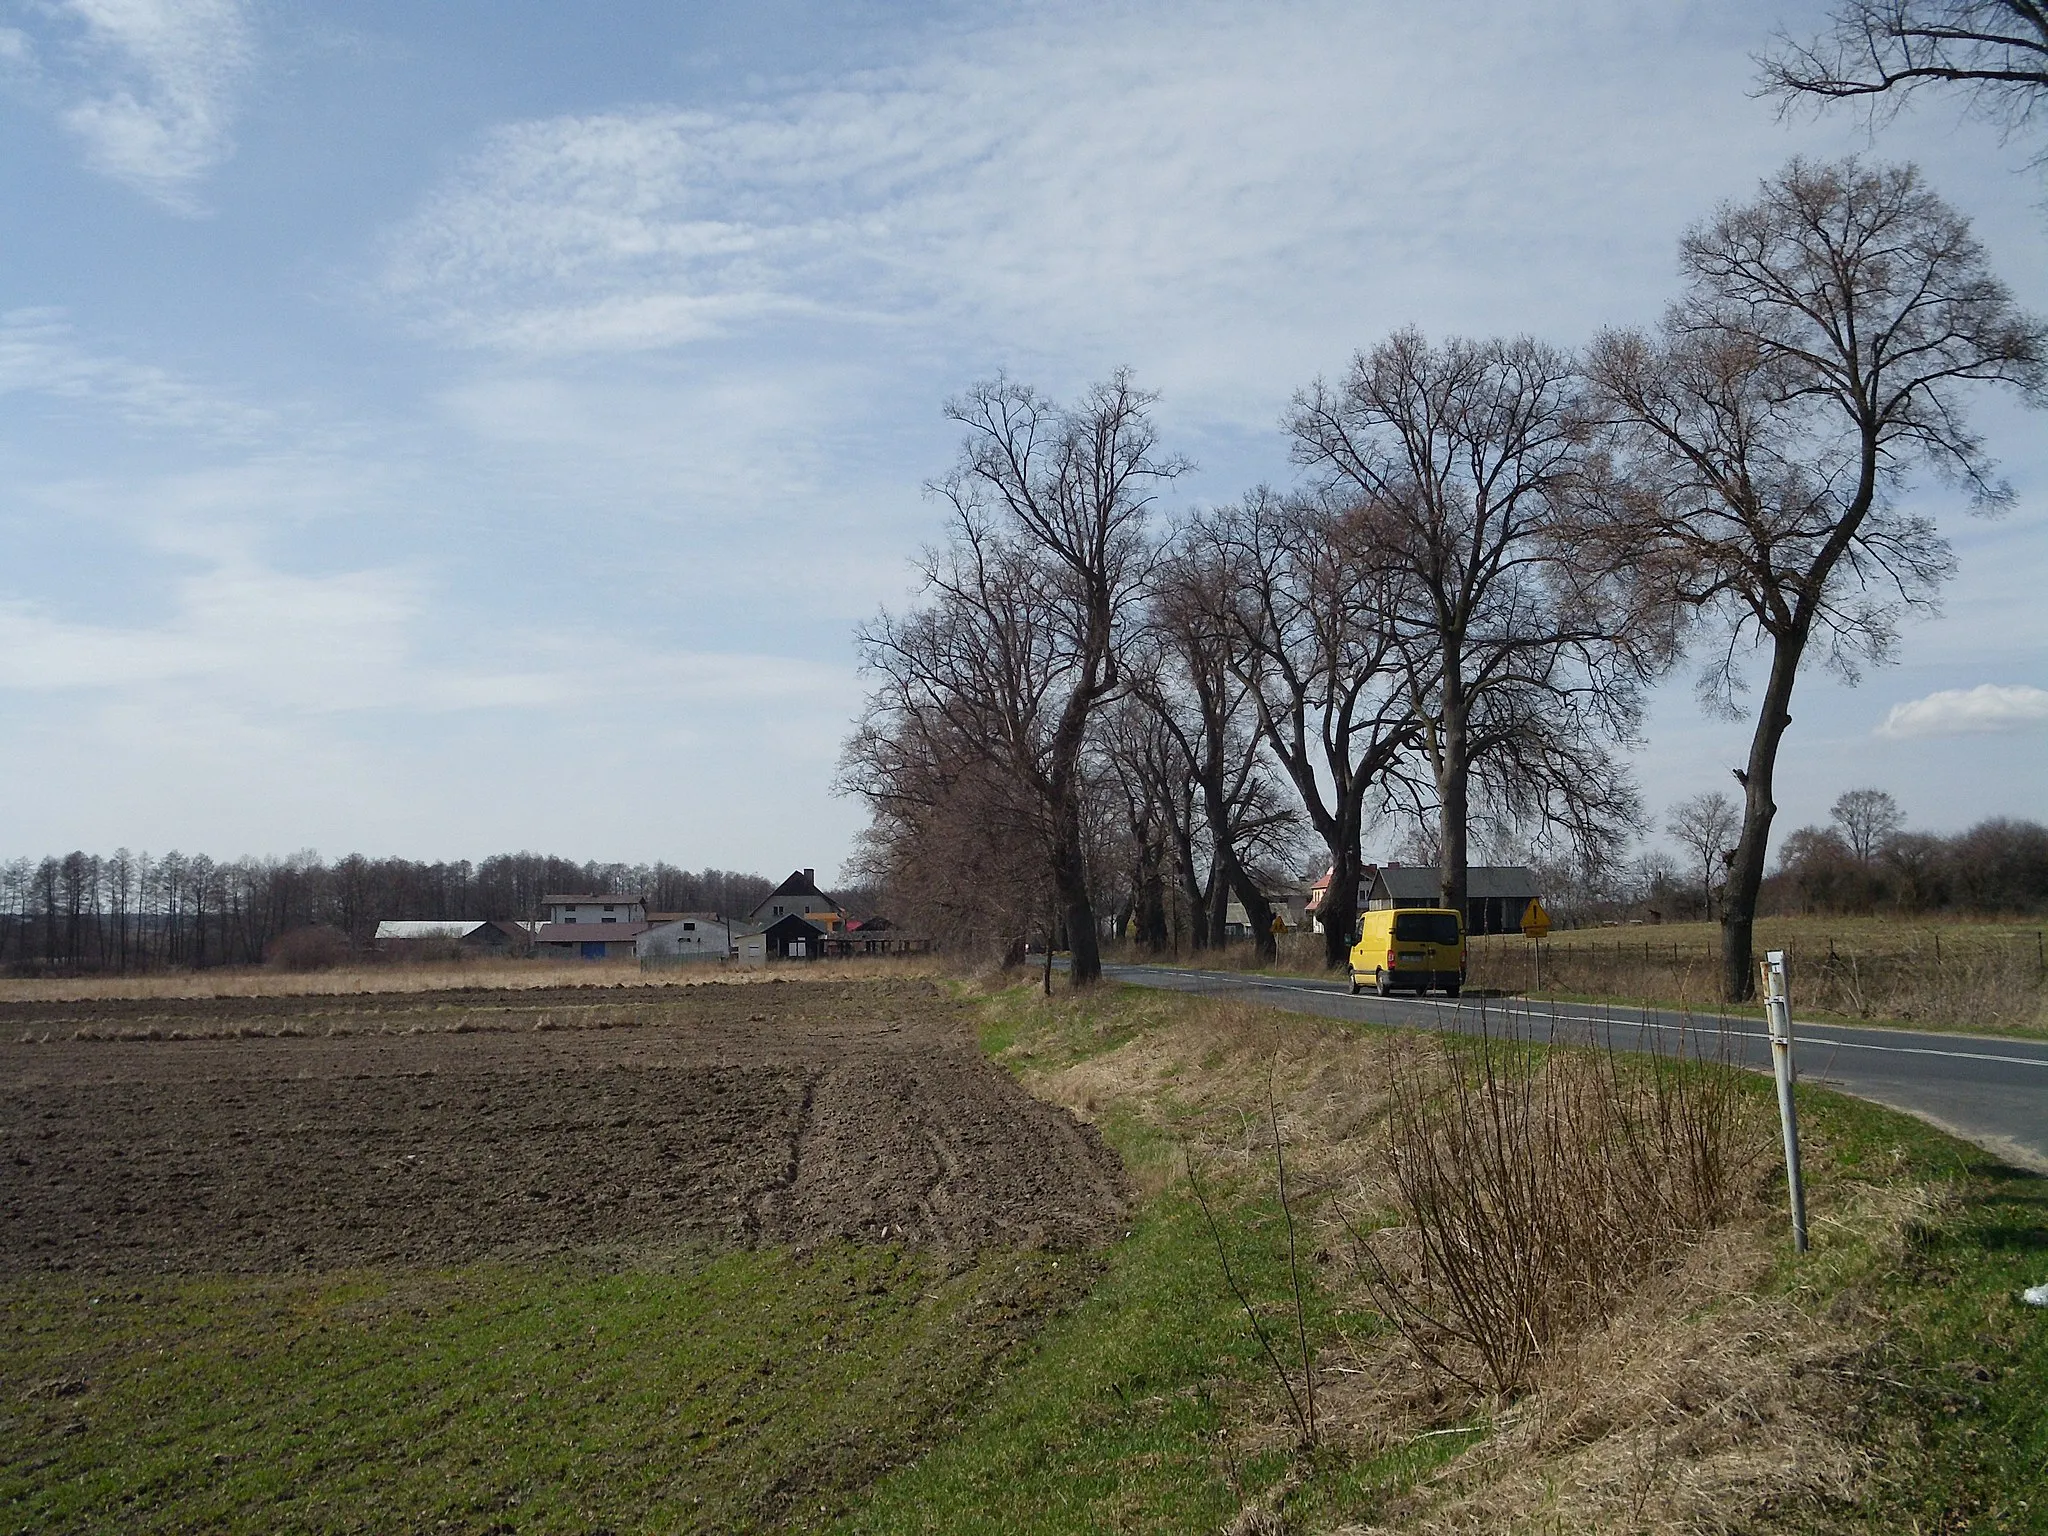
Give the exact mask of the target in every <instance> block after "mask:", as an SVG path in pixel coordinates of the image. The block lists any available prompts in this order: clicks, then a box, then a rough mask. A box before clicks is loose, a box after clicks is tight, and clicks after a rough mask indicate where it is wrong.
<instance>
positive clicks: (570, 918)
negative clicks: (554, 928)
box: [562, 908, 576, 923]
mask: <svg viewBox="0 0 2048 1536" xmlns="http://www.w3.org/2000/svg"><path fill="white" fill-rule="evenodd" d="M562 921H563V922H565V923H573V922H575V921H576V912H575V909H574V908H571V909H570V910H569V912H568V913H566V914H565V915H564V916H563V918H562Z"/></svg>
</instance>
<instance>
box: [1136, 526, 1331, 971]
mask: <svg viewBox="0 0 2048 1536" xmlns="http://www.w3.org/2000/svg"><path fill="white" fill-rule="evenodd" d="M1237 599H1238V593H1237V590H1236V584H1235V575H1234V572H1233V570H1232V568H1231V561H1230V558H1229V554H1228V552H1227V551H1223V550H1219V549H1218V548H1217V547H1216V545H1215V543H1214V542H1213V540H1212V539H1211V538H1209V537H1208V535H1207V533H1206V531H1205V530H1204V529H1203V527H1202V525H1201V524H1200V523H1199V522H1198V523H1196V524H1194V525H1192V526H1191V527H1190V528H1189V529H1188V530H1186V532H1185V533H1184V534H1183V536H1182V537H1181V538H1180V539H1179V540H1178V541H1177V542H1176V544H1175V546H1174V547H1173V549H1172V550H1171V551H1170V552H1169V554H1168V556H1167V558H1166V559H1164V560H1163V561H1162V562H1161V564H1160V566H1159V569H1158V572H1157V575H1156V577H1155V579H1154V581H1153V587H1152V600H1151V602H1150V603H1149V604H1148V606H1147V610H1146V619H1147V622H1146V634H1147V637H1148V641H1149V644H1148V646H1147V650H1148V652H1149V654H1148V657H1147V662H1148V664H1147V665H1146V666H1144V667H1143V668H1142V669H1138V670H1136V672H1135V687H1136V690H1137V692H1138V695H1139V696H1140V697H1141V698H1142V699H1143V700H1144V701H1145V703H1146V704H1147V705H1148V706H1149V707H1150V708H1151V710H1152V711H1153V713H1154V715H1155V716H1156V717H1157V718H1158V720H1159V722H1160V724H1161V726H1162V727H1163V729H1164V730H1165V732H1166V733H1167V735H1168V736H1169V738H1170V739H1171V740H1172V741H1173V743H1174V744H1175V746H1176V747H1177V748H1178V749H1179V754H1180V759H1181V763H1182V764H1183V765H1184V766H1183V771H1184V772H1185V774H1186V776H1187V778H1188V779H1189V780H1190V781H1191V782H1192V783H1193V784H1194V785H1195V786H1196V788H1197V789H1198V790H1199V791H1200V794H1201V803H1202V815H1203V820H1204V824H1205V827H1206V830H1207V832H1208V837H1207V843H1208V847H1209V855H1210V860H1211V874H1210V877H1209V880H1208V896H1209V902H1208V905H1209V912H1208V919H1209V921H1208V934H1207V942H1208V944H1209V945H1210V946H1211V947H1221V945H1222V944H1223V942H1224V938H1225V930H1226V923H1227V912H1228V908H1229V902H1230V897H1231V896H1232V895H1235V896H1236V897H1237V899H1238V902H1239V904H1240V905H1242V906H1243V908H1244V911H1245V918H1246V925H1247V927H1248V928H1249V929H1250V930H1251V936H1252V939H1253V942H1254V944H1255V945H1256V947H1257V950H1258V954H1259V958H1260V959H1261V960H1262V961H1270V960H1272V959H1273V957H1274V954H1275V952H1276V951H1275V945H1274V941H1273V907H1272V904H1271V902H1270V901H1269V900H1268V898H1267V896H1266V888H1267V885H1268V883H1269V882H1270V875H1269V873H1268V870H1267V868H1266V867H1265V866H1266V865H1267V864H1268V862H1269V859H1268V857H1267V856H1268V855H1271V854H1273V853H1274V852H1276V851H1277V850H1278V849H1279V848H1281V847H1282V846H1284V845H1285V841H1286V833H1287V831H1288V830H1289V829H1290V828H1291V827H1292V825H1293V823H1294V821H1295V816H1294V813H1293V812H1292V811H1290V810H1289V809H1288V807H1287V806H1286V805H1285V804H1283V803H1282V801H1281V799H1280V796H1279V795H1278V794H1277V793H1276V792H1275V788H1274V785H1273V784H1272V782H1271V780H1270V779H1269V778H1268V776H1267V773H1266V768H1265V764H1264V762H1263V760H1262V755H1261V753H1260V751H1259V741H1260V719H1259V713H1258V700H1257V696H1256V692H1255V688H1254V684H1253V682H1252V681H1251V678H1252V677H1253V676H1255V673H1253V672H1252V670H1251V669H1249V668H1246V667H1244V666H1242V665H1241V664H1240V663H1241V657H1240V656H1239V655H1238V652H1239V650H1240V648H1241V647H1242V645H1243V637H1242V633H1241V630H1240V627H1239V625H1238V622H1237V619H1238V615H1237V611H1236V603H1237Z"/></svg>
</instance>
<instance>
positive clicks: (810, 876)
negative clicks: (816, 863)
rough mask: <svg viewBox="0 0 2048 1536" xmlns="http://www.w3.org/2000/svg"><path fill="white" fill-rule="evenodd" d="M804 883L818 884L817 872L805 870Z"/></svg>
mask: <svg viewBox="0 0 2048 1536" xmlns="http://www.w3.org/2000/svg"><path fill="white" fill-rule="evenodd" d="M804 883H805V884H806V885H816V884H817V883H818V872H817V871H816V870H815V869H807V870H805V871H804Z"/></svg>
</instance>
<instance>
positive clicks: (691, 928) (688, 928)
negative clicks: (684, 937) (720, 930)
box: [683, 923, 697, 933]
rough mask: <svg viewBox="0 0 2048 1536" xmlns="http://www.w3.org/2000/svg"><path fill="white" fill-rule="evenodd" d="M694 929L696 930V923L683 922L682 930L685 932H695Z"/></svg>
mask: <svg viewBox="0 0 2048 1536" xmlns="http://www.w3.org/2000/svg"><path fill="white" fill-rule="evenodd" d="M696 931H697V925H696V924H695V923H685V924H683V932H685V933H695V932H696Z"/></svg>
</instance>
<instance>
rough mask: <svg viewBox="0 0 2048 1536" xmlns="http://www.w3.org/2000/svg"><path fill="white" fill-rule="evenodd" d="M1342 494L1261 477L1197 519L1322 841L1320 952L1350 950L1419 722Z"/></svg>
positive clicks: (1252, 676)
mask: <svg viewBox="0 0 2048 1536" xmlns="http://www.w3.org/2000/svg"><path fill="white" fill-rule="evenodd" d="M1356 524H1357V519H1356V518H1354V517H1352V516H1350V515H1349V514H1348V513H1347V511H1346V509H1345V507H1344V505H1343V504H1342V503H1340V502H1332V501H1329V500H1319V499H1314V498H1308V499H1295V500H1282V499H1281V498H1279V497H1277V496H1274V495H1273V494H1272V493H1271V492H1269V491H1263V490H1261V491H1254V492H1253V493H1252V494H1250V495H1248V496H1246V497H1245V498H1244V499H1243V500H1242V501H1239V502H1237V503H1235V504H1233V505H1231V506H1227V507H1222V508H1217V509H1214V510H1212V511H1210V512H1208V513H1206V514H1204V515H1203V516H1202V517H1201V518H1200V519H1198V520H1197V521H1196V523H1195V524H1194V526H1193V527H1192V528H1191V530H1190V531H1189V535H1188V539H1189V542H1190V544H1191V545H1197V546H1206V547H1207V549H1208V551H1209V555H1208V558H1209V559H1211V560H1213V561H1214V563H1215V565H1216V567H1217V569H1218V571H1219V573H1220V576H1221V580H1220V581H1219V582H1218V584H1217V587H1216V589H1215V590H1216V591H1217V592H1218V593H1219V594H1220V595H1221V596H1223V597H1224V599H1225V600H1226V601H1227V602H1228V604H1229V608H1230V614H1231V618H1232V620H1233V622H1234V624H1235V627H1236V630H1237V643H1236V644H1235V645H1233V646H1232V647H1231V649H1230V655H1231V658H1232V660H1231V665H1232V666H1233V668H1235V669H1236V671H1237V672H1238V674H1239V676H1240V677H1241V679H1242V680H1243V681H1244V683H1245V684H1246V686H1247V687H1248V688H1249V689H1250V696H1251V699H1252V702H1253V704H1254V705H1255V707H1256V708H1257V711H1258V720H1259V730H1260V734H1261V735H1262V736H1263V737H1264V738H1265V743H1266V747H1267V749H1268V750H1269V751H1270V752H1271V753H1272V754H1273V757H1274V760H1275V761H1277V762H1278V763H1279V764H1280V768H1281V771H1282V772H1284V773H1285V774H1286V775H1287V777H1288V780H1289V781H1290V782H1291V783H1292V784H1293V786H1294V791H1295V796H1296V798H1297V799H1299V800H1300V802H1301V806H1302V812H1303V814H1304V815H1305V816H1306V817H1307V819H1308V823H1309V825H1310V826H1311V827H1312V828H1313V829H1314V830H1315V833H1316V835H1317V836H1318V837H1320V838H1321V839H1322V841H1323V846H1324V849H1325V851H1326V852H1327V854H1328V857H1329V870H1330V879H1329V884H1328V885H1327V887H1326V888H1325V890H1324V894H1323V902H1322V912H1321V921H1322V924H1323V958H1324V962H1325V963H1326V964H1327V965H1328V966H1329V967H1330V968H1331V969H1333V970H1335V969H1338V968H1340V967H1342V966H1344V965H1347V964H1348V963H1349V961H1348V958H1347V957H1348V955H1349V954H1350V950H1351V941H1352V938H1353V937H1354V935H1353V933H1352V931H1351V930H1352V921H1353V920H1352V914H1353V913H1355V912H1356V911H1357V902H1358V886H1359V881H1360V878H1361V875H1362V871H1363V854H1362V841H1363V834H1364V824H1365V814H1366V810H1367V807H1368V806H1369V805H1375V804H1378V803H1381V802H1384V801H1385V800H1386V799H1387V798H1388V796H1389V794H1390V793H1391V792H1392V790H1393V789H1394V787H1395V785H1396V784H1397V783H1398V778H1397V774H1398V771H1399V770H1400V769H1401V767H1402V765H1403V763H1404V761H1405V760H1406V759H1407V757H1408V756H1409V755H1410V754H1411V753H1412V752H1413V751H1414V749H1415V746H1416V743H1417V741H1418V740H1419V738H1420V735H1421V724H1420V722H1419V721H1418V720H1417V718H1416V716H1415V714H1414V712H1413V709H1412V707H1411V705H1410V702H1409V695H1408V691H1407V689H1406V687H1405V686H1404V682H1405V679H1404V675H1403V671H1402V668H1401V665H1400V661H1401V653H1400V646H1399V635H1398V632H1397V630H1396V627H1395V625H1394V622H1393V619H1392V602H1391V597H1390V593H1389V583H1388V578H1387V575H1386V573H1385V571H1384V570H1382V569H1381V568H1380V567H1379V566H1378V565H1377V564H1376V563H1375V562H1374V559H1373V556H1372V550H1371V545H1370V543H1369V541H1363V540H1361V539H1360V538H1359V537H1358V528H1357V526H1356Z"/></svg>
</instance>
